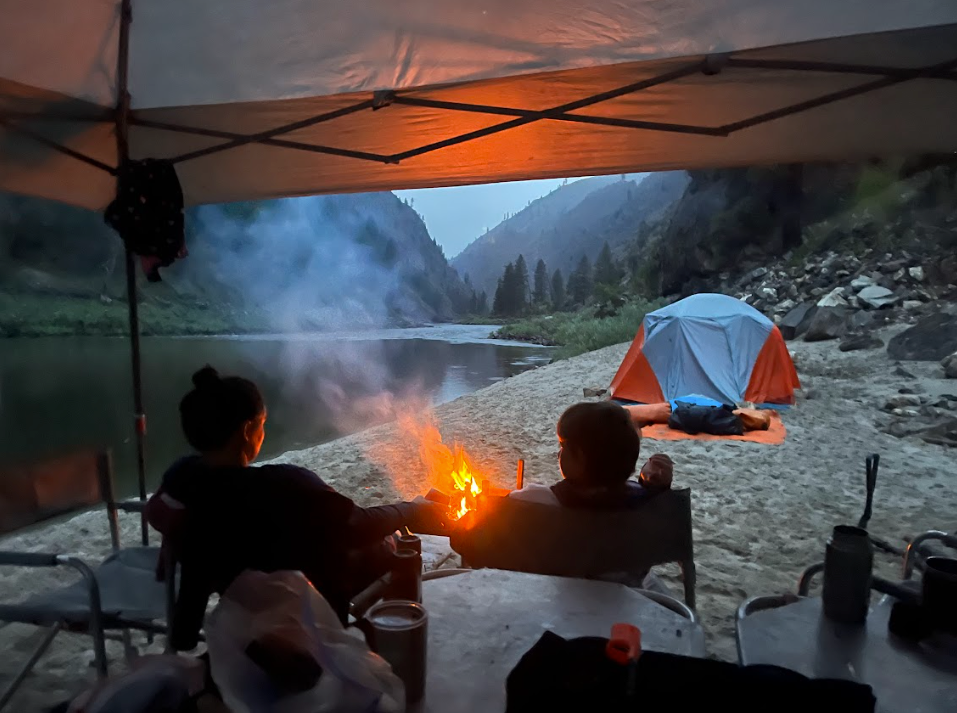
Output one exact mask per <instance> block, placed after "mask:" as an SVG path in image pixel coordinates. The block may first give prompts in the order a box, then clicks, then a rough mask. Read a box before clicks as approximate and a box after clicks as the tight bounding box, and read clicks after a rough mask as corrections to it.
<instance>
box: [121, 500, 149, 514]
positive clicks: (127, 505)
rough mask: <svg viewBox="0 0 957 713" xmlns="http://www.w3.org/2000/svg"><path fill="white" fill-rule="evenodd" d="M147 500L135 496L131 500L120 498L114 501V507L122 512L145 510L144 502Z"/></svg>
mask: <svg viewBox="0 0 957 713" xmlns="http://www.w3.org/2000/svg"><path fill="white" fill-rule="evenodd" d="M147 502H149V501H148V500H140V499H139V498H135V499H132V500H120V501H119V502H117V503H116V509H117V510H122V511H123V512H140V513H142V512H146V503H147Z"/></svg>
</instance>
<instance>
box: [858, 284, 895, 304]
mask: <svg viewBox="0 0 957 713" xmlns="http://www.w3.org/2000/svg"><path fill="white" fill-rule="evenodd" d="M857 301H858V302H859V303H860V304H861V306H863V307H870V308H871V309H881V308H882V307H890V306H891V305H893V304H896V303H897V297H896V295H894V293H893V292H891V291H890V290H889V289H887V288H886V287H881V286H880V285H871V286H870V287H865V288H864V289H863V290H861V291H860V292H858V293H857Z"/></svg>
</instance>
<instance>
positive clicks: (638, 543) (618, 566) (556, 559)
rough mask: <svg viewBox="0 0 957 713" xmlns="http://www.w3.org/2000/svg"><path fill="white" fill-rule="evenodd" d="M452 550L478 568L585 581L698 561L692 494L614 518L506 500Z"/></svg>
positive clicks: (661, 497)
mask: <svg viewBox="0 0 957 713" xmlns="http://www.w3.org/2000/svg"><path fill="white" fill-rule="evenodd" d="M451 544H452V547H453V548H454V549H455V550H456V551H457V552H459V553H460V554H461V555H462V556H463V557H464V558H465V559H466V560H467V561H468V563H469V564H470V565H472V566H475V567H495V568H497V569H508V570H513V571H519V572H530V573H533V574H548V575H555V576H564V577H582V578H590V577H597V576H599V575H601V574H604V573H608V572H640V571H642V570H647V569H648V568H650V567H653V566H655V565H658V564H664V563H665V562H682V561H686V560H690V559H692V556H693V541H692V528H691V491H690V490H687V489H681V490H671V491H667V492H664V493H660V494H658V495H656V496H655V497H653V498H651V499H650V500H648V501H646V502H644V503H642V504H641V505H640V506H639V507H637V508H635V509H633V510H621V511H615V512H595V511H587V510H573V509H569V508H565V507H557V506H549V505H542V504H538V503H529V502H522V501H518V500H514V499H511V498H505V499H503V500H501V501H500V502H498V503H495V504H494V505H492V506H491V507H490V509H489V512H488V513H487V515H486V517H485V518H484V520H483V521H482V522H481V523H480V524H479V525H477V526H476V528H475V529H474V530H473V531H471V532H463V533H456V534H454V535H453V537H452V539H451Z"/></svg>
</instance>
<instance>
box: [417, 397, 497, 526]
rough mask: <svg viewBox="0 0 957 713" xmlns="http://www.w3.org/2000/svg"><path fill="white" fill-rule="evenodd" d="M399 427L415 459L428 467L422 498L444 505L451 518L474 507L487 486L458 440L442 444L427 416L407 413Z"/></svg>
mask: <svg viewBox="0 0 957 713" xmlns="http://www.w3.org/2000/svg"><path fill="white" fill-rule="evenodd" d="M399 426H400V430H401V431H402V432H403V434H404V435H405V436H407V437H409V438H411V439H413V440H414V441H415V442H416V443H417V445H418V451H419V459H420V460H421V461H422V465H424V466H425V468H426V469H427V470H428V475H429V481H428V482H429V484H430V486H431V488H432V489H431V490H430V492H429V494H428V495H427V496H426V497H427V498H429V499H430V500H434V501H436V502H440V503H442V504H447V505H448V508H449V516H450V517H451V518H452V519H453V520H459V519H461V518H462V517H463V516H464V515H465V514H466V513H468V512H469V511H470V510H475V509H476V508H477V507H478V502H479V496H480V495H481V494H482V493H483V492H486V493H487V492H488V491H489V490H490V488H489V485H488V480H486V479H485V478H484V476H483V474H482V473H480V472H479V470H478V468H477V467H476V466H475V464H474V463H473V462H472V460H471V459H470V458H469V455H468V453H467V452H466V451H465V448H464V447H463V446H462V445H460V444H458V443H453V444H452V447H451V448H450V447H449V446H448V445H447V444H445V443H444V442H443V441H442V434H441V433H440V432H439V429H438V427H437V426H436V424H435V422H434V420H433V419H432V417H431V416H429V417H427V418H425V419H422V418H421V417H420V418H416V417H414V416H411V415H410V416H407V417H405V418H401V419H400V421H399Z"/></svg>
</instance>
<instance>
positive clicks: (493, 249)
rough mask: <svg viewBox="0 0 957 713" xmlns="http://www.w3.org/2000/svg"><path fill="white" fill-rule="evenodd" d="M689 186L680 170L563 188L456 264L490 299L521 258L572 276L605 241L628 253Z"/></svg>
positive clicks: (508, 222) (458, 258) (490, 233)
mask: <svg viewBox="0 0 957 713" xmlns="http://www.w3.org/2000/svg"><path fill="white" fill-rule="evenodd" d="M687 183H688V178H687V174H686V173H685V172H683V171H675V172H667V173H659V174H649V175H647V176H644V177H642V178H641V179H640V180H638V181H635V180H633V179H628V178H623V177H622V176H611V177H610V176H602V177H597V178H586V179H581V180H579V181H575V182H573V183H569V184H567V185H563V186H561V187H559V188H557V189H555V190H554V191H552V192H551V193H549V194H548V195H546V196H543V197H542V198H540V199H538V200H537V201H533V202H532V203H531V204H530V205H529V206H528V207H526V208H525V209H524V210H522V211H519V212H518V213H516V214H515V215H514V216H511V217H509V218H508V219H506V220H505V221H503V222H502V223H500V224H499V225H497V226H496V227H495V228H493V229H491V230H489V231H487V232H486V233H485V234H484V235H482V236H480V237H479V238H477V239H476V240H474V241H473V242H472V243H470V244H469V246H467V247H466V248H465V250H463V251H462V252H461V253H459V255H457V256H456V257H455V258H453V259H452V260H451V264H452V266H453V267H454V268H455V269H456V270H458V272H459V274H460V275H463V277H464V276H465V275H466V274H467V275H468V276H469V278H470V281H471V283H472V284H473V285H474V286H475V289H477V290H485V291H487V292H488V294H490V295H491V294H493V292H494V290H495V286H496V284H497V281H498V278H499V277H500V276H501V274H502V271H503V269H504V267H505V265H506V264H508V263H510V262H512V261H514V260H515V259H516V258H517V257H518V256H519V255H520V254H521V255H524V257H525V260H526V262H527V264H528V265H530V266H534V265H535V264H536V262H537V261H538V260H539V259H542V260H544V261H545V263H546V265H547V266H548V269H549V272H550V273H553V272H554V271H555V270H556V269H560V270H562V272H563V274H564V275H565V276H566V277H567V275H568V273H569V272H570V271H571V269H573V268H574V266H575V264H576V263H577V261H578V260H579V259H580V258H581V256H582V255H585V256H587V257H588V259H589V260H592V261H593V260H594V259H595V258H596V257H597V255H598V253H599V252H600V250H601V248H602V246H603V244H604V243H605V242H608V243H609V245H610V246H611V247H612V249H615V250H617V251H620V250H622V249H623V248H624V246H626V245H628V244H629V243H630V242H631V241H632V240H633V239H634V237H635V235H636V234H637V232H638V228H639V226H640V225H641V224H642V222H645V221H655V220H657V219H658V218H659V217H661V215H662V214H663V212H664V211H665V210H666V209H667V207H668V206H670V205H671V204H673V203H674V202H675V201H677V200H678V198H680V196H681V194H682V192H683V190H684V188H685V186H686V185H687Z"/></svg>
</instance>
